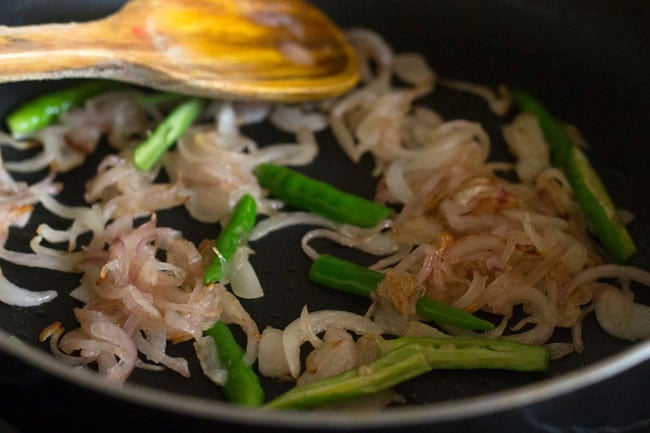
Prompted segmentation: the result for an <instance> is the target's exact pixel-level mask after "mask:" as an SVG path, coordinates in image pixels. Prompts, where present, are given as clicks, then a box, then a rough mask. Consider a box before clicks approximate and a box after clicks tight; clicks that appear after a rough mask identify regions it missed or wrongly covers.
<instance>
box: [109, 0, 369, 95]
mask: <svg viewBox="0 0 650 433" xmlns="http://www.w3.org/2000/svg"><path fill="white" fill-rule="evenodd" d="M104 27H105V28H106V30H107V31H111V32H117V31H118V28H119V33H120V34H122V35H125V36H124V37H127V38H133V49H132V50H129V51H128V52H127V53H126V54H125V56H126V60H127V61H128V63H130V64H131V65H132V66H136V69H135V70H129V69H128V68H127V69H126V70H125V71H124V72H126V73H127V75H128V76H126V77H124V79H125V80H127V81H132V82H136V83H140V84H146V85H148V86H150V87H154V88H161V89H165V90H172V91H176V92H181V93H188V94H195V95H202V96H218V97H224V96H225V97H245V98H256V99H261V98H263V99H272V100H280V101H298V100H308V99H319V98H324V97H329V96H335V95H339V94H341V93H343V92H345V91H347V90H349V89H350V88H351V87H353V86H354V85H355V84H356V83H357V81H358V79H359V62H358V60H357V58H356V56H355V53H354V50H353V49H352V47H351V46H350V45H349V44H348V42H347V40H346V38H345V36H344V35H343V33H342V32H341V31H340V30H339V29H338V28H337V27H336V26H335V25H334V24H333V23H332V22H331V21H330V20H329V18H327V17H326V16H325V15H324V14H323V13H321V12H320V11H319V10H318V9H316V8H314V7H312V6H310V5H308V4H306V3H303V2H302V1H300V0H133V1H131V2H130V3H128V4H127V5H126V6H125V7H124V8H123V9H122V10H121V11H119V12H118V13H117V14H116V15H114V16H113V17H110V18H109V19H107V20H105V23H104ZM125 29H127V31H126V32H125ZM104 75H105V74H104ZM143 81H144V82H143Z"/></svg>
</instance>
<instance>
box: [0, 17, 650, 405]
mask: <svg viewBox="0 0 650 433" xmlns="http://www.w3.org/2000/svg"><path fill="white" fill-rule="evenodd" d="M347 36H348V38H349V40H350V42H351V43H352V45H353V46H354V47H355V49H356V50H357V52H358V53H359V55H360V57H361V58H362V60H364V67H363V71H362V77H363V78H362V82H361V84H360V85H359V87H358V88H356V89H355V90H353V91H351V92H350V93H348V94H346V95H343V96H341V97H339V98H336V99H331V100H327V101H322V102H320V103H310V104H303V105H282V104H277V105H274V104H269V103H258V102H255V103H253V102H243V101H237V102H228V101H213V102H212V103H211V104H210V105H209V107H208V108H207V109H206V110H205V111H204V113H203V118H202V119H201V122H200V123H199V124H197V125H194V126H193V127H191V128H190V129H189V130H188V131H187V132H186V133H185V134H184V135H183V136H182V137H181V138H180V139H179V140H178V142H177V143H176V145H175V147H174V148H173V149H171V150H170V151H169V152H168V153H167V154H166V155H165V156H164V157H163V159H162V161H160V163H159V164H158V165H157V166H156V167H155V168H154V169H153V170H151V171H149V172H142V171H138V170H137V169H136V168H135V167H134V166H133V164H132V162H131V161H132V155H133V149H134V146H135V145H136V144H137V143H139V142H140V141H141V140H142V138H143V137H145V136H146V134H147V131H148V130H150V129H151V128H152V127H153V126H155V124H156V122H158V121H159V120H160V119H161V118H162V114H161V112H160V111H159V110H158V109H157V108H155V107H151V106H143V105H142V104H140V103H139V102H138V98H139V97H140V96H142V94H141V93H138V92H135V91H117V92H110V93H106V94H104V95H101V96H98V97H95V98H91V99H90V100H89V101H87V103H86V105H85V106H84V107H82V108H80V109H75V110H72V111H70V112H68V113H66V114H64V115H63V116H62V117H61V119H60V121H59V123H58V124H56V125H53V126H51V127H47V128H45V129H44V130H42V131H40V132H39V133H38V134H36V135H35V136H34V137H31V138H30V140H31V141H29V142H25V141H17V140H14V139H12V138H11V137H4V136H3V137H1V138H2V142H3V143H6V144H7V145H10V146H13V147H16V148H20V149H24V148H26V147H28V146H29V145H33V144H35V143H40V145H41V146H42V151H41V152H39V153H37V154H36V156H35V157H33V158H31V159H27V160H23V161H13V162H10V163H6V164H4V166H3V167H2V168H0V195H1V198H2V200H0V212H1V213H2V215H3V218H2V219H1V220H2V222H3V223H2V224H1V225H0V258H2V259H4V260H6V261H10V262H13V263H16V264H18V265H22V266H33V267H42V268H48V269H55V270H60V271H65V272H74V273H81V274H82V277H81V283H80V286H79V287H78V288H76V289H75V290H74V291H72V292H71V293H70V295H71V296H73V297H74V298H75V299H77V300H78V301H79V302H80V306H79V307H78V308H76V309H75V310H74V315H75V317H76V319H77V321H78V322H79V327H78V328H77V329H73V330H70V331H67V332H66V331H65V330H64V329H63V328H62V326H61V325H60V324H59V323H54V324H52V325H51V326H49V327H47V328H46V329H44V330H43V332H42V333H41V335H40V338H41V340H43V341H44V340H46V339H48V338H49V344H50V347H51V350H52V352H53V354H54V355H55V356H56V357H57V358H59V359H61V360H62V361H63V362H65V363H68V364H71V365H88V364H95V365H96V366H97V369H98V370H99V371H100V373H102V374H104V375H105V376H106V377H108V378H109V379H110V380H112V381H114V382H116V383H122V382H124V381H125V380H126V379H127V378H128V376H129V375H130V373H131V372H132V371H133V369H134V368H145V369H150V370H160V369H169V370H172V371H175V372H177V373H179V374H181V375H183V376H189V375H190V371H189V368H188V361H187V360H186V359H183V358H175V357H171V356H169V355H167V353H166V345H167V342H168V341H172V342H182V341H189V340H193V341H194V347H195V348H196V352H197V356H198V358H199V360H200V362H201V365H202V368H203V370H204V372H205V373H206V375H208V377H209V378H210V379H211V380H213V381H215V382H217V383H220V384H223V383H224V381H225V380H226V379H225V374H226V372H225V370H224V368H223V366H221V365H220V363H219V362H218V360H217V359H216V358H215V356H214V352H215V351H214V347H212V346H211V340H210V339H209V338H208V339H206V338H205V337H203V332H204V331H205V330H206V329H208V328H209V327H210V326H211V325H212V324H213V323H214V322H215V321H217V320H222V321H224V322H226V323H232V324H236V325H238V326H241V328H242V329H243V331H244V333H245V334H246V337H247V347H246V355H245V356H246V358H245V359H246V361H247V362H249V363H252V362H255V361H257V362H258V367H259V371H260V372H261V373H262V374H263V375H265V376H268V377H272V378H282V379H289V380H294V381H297V382H298V383H309V382H312V381H315V380H318V379H320V378H323V377H327V376H330V375H333V374H336V373H339V372H341V371H344V370H347V369H349V368H352V367H355V366H359V365H362V364H363V363H364V362H368V361H369V360H371V359H372V356H373V354H372V353H370V352H371V351H369V350H368V348H367V347H366V345H364V344H363V341H364V339H363V338H357V337H359V336H364V335H368V336H371V335H375V334H392V335H435V336H440V335H468V334H475V333H471V332H469V331H462V330H460V329H455V328H452V327H449V326H446V327H442V326H440V327H436V326H431V325H430V324H426V323H423V322H422V321H421V320H420V318H419V317H418V315H417V314H416V308H415V303H416V301H417V300H418V299H419V297H421V296H423V295H426V296H430V297H432V298H434V299H439V300H442V301H444V302H446V303H449V304H451V305H454V306H456V307H459V308H461V309H464V310H466V311H468V312H477V311H483V312H487V313H490V314H493V315H497V316H499V317H500V321H501V323H500V325H499V326H497V327H496V329H495V330H493V331H489V332H485V333H483V334H480V335H482V336H484V337H485V338H499V337H503V338H508V339H513V340H517V341H520V342H525V343H530V344H536V345H541V344H548V345H549V348H551V349H552V353H553V354H554V356H564V355H567V354H568V353H571V352H573V351H577V352H580V351H582V350H583V344H582V338H581V323H582V320H583V319H584V317H585V316H586V315H587V314H588V313H590V312H592V311H595V315H596V317H597V319H598V321H599V323H600V324H601V326H602V328H603V329H604V330H605V331H606V332H608V333H610V334H612V335H615V336H617V337H619V338H624V339H630V340H634V339H640V338H648V336H650V313H649V311H650V309H649V308H648V307H645V306H641V305H639V304H636V303H634V300H633V291H632V289H631V288H630V284H631V283H632V282H639V283H642V284H644V285H650V273H648V272H646V271H644V270H641V269H638V268H633V267H627V266H616V265H610V264H607V263H606V262H605V260H604V258H603V256H602V255H601V253H600V250H599V248H598V246H597V245H596V244H595V243H594V241H593V240H592V238H591V237H590V235H589V232H588V227H587V223H586V221H585V219H584V216H583V214H582V212H581V210H580V208H579V207H578V205H577V204H576V202H575V201H574V199H573V196H572V190H571V188H570V186H569V183H568V182H567V179H566V178H565V177H564V175H563V173H562V172H561V171H560V170H558V169H556V168H553V167H551V166H550V164H549V160H550V158H549V151H548V145H547V143H546V142H545V141H544V138H543V135H542V133H541V130H540V127H539V124H538V122H537V120H536V119H535V118H534V117H531V116H529V115H519V116H517V117H515V118H514V119H513V120H512V122H511V123H510V124H509V125H507V126H506V127H504V128H503V135H504V138H505V141H506V142H507V144H508V146H509V148H510V150H511V153H512V154H513V155H514V156H515V157H516V158H517V162H516V163H515V164H510V163H500V162H493V161H490V160H489V156H490V147H491V140H490V137H489V136H488V134H487V133H486V131H485V130H484V129H483V127H482V125H480V124H479V123H476V122H471V121H468V120H464V119H451V120H447V119H443V118H442V116H440V115H439V114H438V113H437V112H435V111H434V110H433V109H432V108H431V107H428V106H426V105H424V103H422V102H420V101H421V98H422V97H424V96H426V95H428V94H430V93H431V92H433V91H434V89H435V87H436V85H438V84H440V85H443V86H446V87H449V88H452V89H456V90H459V91H463V92H470V93H472V94H475V95H477V96H479V97H482V98H484V99H485V100H486V102H487V104H488V107H489V109H490V110H491V111H492V112H494V113H496V114H498V115H500V116H505V115H506V114H507V113H508V111H509V108H510V98H509V93H508V89H507V88H506V87H504V86H500V87H499V88H498V90H497V92H495V91H493V90H492V89H489V88H487V87H485V86H481V85H477V84H474V83H466V82H462V81H455V80H449V79H439V78H438V77H437V75H436V73H435V71H434V70H433V69H432V68H431V67H430V66H429V65H428V64H427V62H426V59H424V58H423V57H422V56H421V55H419V54H417V53H410V52H407V53H399V54H395V53H394V52H393V50H392V48H391V47H390V46H389V45H388V44H387V43H386V42H385V41H384V40H383V39H382V38H381V37H380V36H379V35H378V34H376V33H374V32H371V31H369V30H366V29H351V30H350V31H348V33H347ZM286 54H287V55H290V56H292V57H297V58H299V57H300V55H301V53H300V50H299V47H286ZM262 121H267V122H269V124H271V125H273V126H275V127H276V128H278V129H279V130H281V131H284V132H286V133H289V134H292V135H293V136H294V137H295V140H294V141H293V142H288V143H278V144H273V145H265V146H259V145H258V143H256V142H255V141H253V140H252V139H251V138H249V137H247V136H245V135H244V134H243V133H242V131H241V127H242V126H244V125H247V124H251V123H258V122H262ZM327 128H330V129H331V131H332V133H333V135H334V136H335V138H336V140H337V141H338V143H339V144H340V147H341V149H342V150H343V152H344V153H345V154H346V155H347V157H349V158H350V159H351V160H352V161H355V162H358V161H359V160H360V159H361V157H362V156H363V155H365V154H369V155H371V156H372V158H373V159H374V161H375V169H374V171H373V174H374V176H376V177H377V179H378V186H377V191H376V196H375V200H376V201H377V202H381V203H385V204H389V205H392V206H395V207H396V208H398V209H400V210H399V212H398V213H397V214H396V215H395V216H394V217H392V218H391V219H388V220H386V221H383V222H381V223H380V224H378V225H377V226H376V227H374V228H371V229H360V228H358V227H352V226H349V225H345V224H337V223H334V222H332V221H330V220H327V219H325V218H323V217H321V216H318V215H314V214H311V213H307V212H292V211H290V210H287V209H283V204H282V203H281V202H279V201H277V200H273V199H270V198H269V197H267V193H266V191H265V190H263V189H262V188H261V187H260V185H259V184H258V183H257V180H256V177H255V176H254V174H253V171H254V169H255V167H257V166H258V165H259V164H261V163H267V162H273V163H276V164H283V165H306V164H309V163H311V162H313V161H314V159H315V158H316V156H317V154H318V143H317V133H318V132H319V131H323V130H325V129H327ZM573 135H574V136H578V135H579V134H573ZM102 137H107V141H108V142H109V144H110V145H112V146H113V147H114V148H115V153H114V154H111V155H108V156H106V157H105V158H104V159H103V161H102V162H101V163H100V164H99V166H98V167H97V170H96V175H95V176H94V177H93V178H92V179H89V180H88V181H87V184H86V193H85V197H84V198H85V200H86V202H87V205H85V206H76V207H70V206H67V205H63V204H62V203H60V202H59V201H57V200H56V198H55V197H54V196H55V195H56V194H57V193H58V192H59V191H60V188H61V187H60V185H58V184H56V183H54V179H55V175H56V173H58V172H64V171H69V170H72V169H74V168H75V167H77V166H79V165H80V164H82V163H83V162H84V160H85V156H86V155H87V154H88V153H90V152H92V151H93V150H94V149H95V147H96V146H97V144H98V143H99V141H100V139H101V138H102ZM44 167H49V168H50V170H51V171H52V175H51V176H49V177H47V178H45V179H44V180H43V181H41V182H39V183H36V184H33V185H27V184H25V183H21V182H16V181H14V180H13V178H12V177H11V175H10V174H9V172H8V171H6V170H10V171H15V172H31V171H35V170H39V169H42V168H44ZM163 173H164V174H165V176H162V174H163ZM504 174H507V175H508V176H504ZM513 178H516V180H512V179H513ZM244 194H250V195H252V196H253V197H254V198H255V199H256V201H257V205H258V206H257V208H258V212H259V213H261V214H262V215H263V216H264V217H265V218H262V219H261V222H259V223H258V225H257V226H256V228H255V229H254V230H253V232H252V233H251V236H250V240H252V241H256V240H259V239H261V238H263V237H264V236H266V235H267V234H268V233H270V232H273V231H277V230H282V229H283V228H285V227H287V226H291V225H299V224H305V225H310V226H316V228H312V229H310V230H309V231H307V232H306V233H305V235H304V237H303V239H302V248H303V250H304V252H305V254H307V255H308V256H309V257H310V258H312V259H315V258H317V257H318V256H319V255H320V254H321V252H319V251H317V250H316V249H315V248H314V247H312V245H311V241H312V240H313V239H316V238H326V239H328V240H330V241H333V242H335V243H338V244H340V245H343V246H346V247H348V248H352V249H356V250H359V251H363V252H364V253H367V254H371V255H374V256H376V257H377V260H376V262H375V263H374V264H373V265H372V266H371V268H372V269H374V270H377V271H380V272H383V273H385V274H386V278H385V279H384V280H383V281H382V282H381V283H380V285H379V287H378V288H377V291H376V294H375V296H374V298H373V302H372V305H371V307H370V308H369V310H368V312H367V314H366V315H365V316H361V315H357V314H353V313H350V312H345V311H329V310H326V311H314V312H310V311H308V309H307V306H305V308H304V309H303V311H302V314H301V316H300V317H299V318H296V319H295V320H293V321H291V322H289V323H287V326H286V328H285V329H276V328H271V327H267V328H265V329H264V331H263V332H262V333H261V335H260V333H259V331H258V325H257V324H256V322H255V321H254V318H251V317H250V315H249V314H248V313H247V312H246V311H245V310H244V308H243V307H242V305H241V304H240V302H239V298H255V297H261V296H263V287H262V286H261V285H260V284H259V280H258V279H257V276H256V274H255V270H254V269H253V268H252V266H251V265H250V262H249V261H248V256H249V255H250V254H252V253H254V250H252V249H251V248H250V247H248V246H243V247H242V248H240V249H239V250H238V252H237V254H236V255H235V260H234V263H233V265H232V266H231V267H232V269H234V270H236V272H233V273H232V274H231V275H230V277H229V280H228V281H226V283H229V284H230V286H231V287H230V288H231V290H228V288H227V287H226V286H225V285H223V284H209V285H206V284H204V283H203V273H204V270H205V266H206V259H205V258H204V254H202V252H203V250H204V249H205V248H209V246H211V245H213V243H211V242H210V241H206V242H207V243H204V244H203V245H202V246H199V247H197V246H195V245H193V244H192V243H191V242H189V241H188V240H185V239H184V238H183V235H182V233H181V232H180V231H178V230H176V229H174V228H169V227H159V226H158V225H157V221H156V212H158V211H161V210H164V209H169V208H173V207H177V206H185V208H186V209H187V211H188V212H189V214H190V215H191V216H192V217H193V218H194V219H195V220H198V221H202V222H209V223H214V222H218V223H220V224H225V223H227V222H228V220H229V218H230V215H231V211H232V209H233V207H234V206H235V204H236V203H237V201H238V200H239V199H240V198H241V197H242V195H244ZM36 203H41V204H42V206H43V207H44V208H45V209H46V210H47V211H49V212H50V213H52V214H54V215H57V216H59V217H61V218H64V219H66V220H69V221H70V224H69V226H68V227H67V228H66V229H54V228H52V227H50V226H48V225H46V224H42V225H41V226H40V227H39V228H38V231H37V233H36V235H35V236H34V238H33V239H32V242H31V244H30V246H31V248H32V251H33V252H32V253H24V252H15V251H10V250H7V249H6V248H5V241H6V240H7V236H8V233H9V226H17V227H23V226H24V225H25V223H26V222H27V221H28V219H29V218H30V215H31V211H32V207H33V206H34V205H35V204H36ZM88 233H89V234H90V240H89V241H84V242H85V243H83V244H80V243H81V242H80V240H79V239H80V237H81V236H82V235H84V234H88ZM58 243H65V244H67V249H66V250H60V249H56V248H52V247H51V246H47V244H58ZM603 280H606V281H607V282H604V281H603ZM55 296H56V292H50V291H48V292H32V291H29V290H26V289H23V288H20V287H17V286H15V285H14V284H12V283H11V282H9V281H7V280H6V279H5V278H4V277H2V276H1V274H0V301H2V302H5V303H9V304H12V305H17V306H32V305H39V304H41V303H44V302H47V301H50V300H51V299H53V298H54V297H55ZM558 327H562V328H571V329H572V331H573V332H572V336H573V340H572V342H571V343H570V344H565V343H555V342H553V341H552V337H553V335H554V332H555V330H556V328H558ZM305 343H309V344H310V345H311V346H312V348H313V351H312V352H311V354H310V355H309V356H308V357H307V359H306V361H304V362H303V359H301V349H302V346H303V345H304V344H305ZM304 365H306V369H305V368H303V366H304ZM380 397H381V398H378V399H375V400H377V401H380V400H381V405H383V404H387V403H388V402H389V401H391V400H392V399H393V398H394V396H393V395H392V394H385V395H382V396H380Z"/></svg>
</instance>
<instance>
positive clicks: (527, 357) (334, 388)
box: [264, 336, 549, 409]
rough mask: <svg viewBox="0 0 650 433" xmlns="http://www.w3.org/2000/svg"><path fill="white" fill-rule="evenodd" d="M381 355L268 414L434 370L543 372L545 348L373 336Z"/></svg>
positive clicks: (304, 388)
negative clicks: (390, 338) (388, 338)
mask: <svg viewBox="0 0 650 433" xmlns="http://www.w3.org/2000/svg"><path fill="white" fill-rule="evenodd" d="M376 340H377V344H376V346H377V348H378V352H379V353H378V354H379V356H378V357H377V358H376V359H375V360H374V361H372V362H370V363H368V364H366V365H362V366H359V367H357V368H354V369H352V370H348V371H345V372H343V373H340V374H338V375H336V376H332V377H329V378H326V379H323V380H320V381H317V382H313V383H311V384H307V385H300V386H296V387H295V388H293V389H291V390H289V391H287V392H286V393H284V394H282V395H280V396H279V397H277V398H275V399H274V400H271V401H270V402H268V403H267V404H266V405H265V406H264V407H265V408H268V409H288V408H309V407H315V406H320V405H324V404H330V403H337V402H341V401H345V400H349V399H352V398H358V397H364V396H367V395H370V394H374V393H376V392H379V391H382V390H385V389H388V388H390V387H392V386H394V385H397V384H399V383H401V382H404V381H406V380H409V379H412V378H414V377H417V376H420V375H422V374H424V373H427V372H429V371H432V370H442V369H445V370H460V369H464V370H468V369H503V370H513V371H521V372H542V371H545V370H546V368H547V366H548V360H549V353H548V349H546V348H545V347H544V346H531V345H526V344H522V343H517V342H514V341H507V340H490V339H480V338H461V337H458V338H454V337H439V338H437V337H400V338H396V339H392V340H385V339H383V338H381V337H379V336H377V337H376Z"/></svg>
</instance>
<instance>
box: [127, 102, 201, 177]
mask: <svg viewBox="0 0 650 433" xmlns="http://www.w3.org/2000/svg"><path fill="white" fill-rule="evenodd" d="M204 106H205V100H204V99H201V98H187V99H186V100H185V101H184V102H183V103H181V104H180V105H178V106H177V107H176V108H175V109H174V110H173V111H172V112H171V113H169V115H168V116H167V117H166V118H165V119H164V120H163V121H162V122H161V123H160V124H159V125H158V126H157V127H156V129H155V130H154V131H153V132H152V133H151V135H149V137H147V139H146V140H145V141H143V142H142V143H140V144H139V145H138V147H136V148H135V151H134V152H133V164H134V165H135V167H136V168H137V169H138V170H143V171H146V170H150V169H151V168H152V167H153V166H154V165H155V164H156V163H157V162H158V160H159V159H160V157H161V156H162V155H163V154H164V153H165V151H166V150H167V149H168V148H169V147H171V146H172V145H173V144H174V142H176V140H178V139H179V138H180V136H181V135H183V133H184V132H185V131H186V130H187V128H189V127H190V125H191V124H192V123H193V122H194V121H195V120H196V118H197V117H198V116H199V114H201V111H203V107H204Z"/></svg>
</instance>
